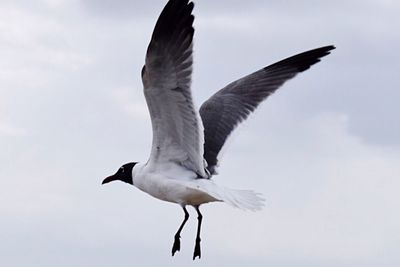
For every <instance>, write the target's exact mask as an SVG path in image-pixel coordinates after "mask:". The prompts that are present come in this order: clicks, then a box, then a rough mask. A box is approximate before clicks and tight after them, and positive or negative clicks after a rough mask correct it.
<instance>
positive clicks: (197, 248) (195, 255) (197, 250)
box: [193, 238, 201, 260]
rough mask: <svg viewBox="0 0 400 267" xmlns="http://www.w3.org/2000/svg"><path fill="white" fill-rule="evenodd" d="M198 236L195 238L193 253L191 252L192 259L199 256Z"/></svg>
mask: <svg viewBox="0 0 400 267" xmlns="http://www.w3.org/2000/svg"><path fill="white" fill-rule="evenodd" d="M200 241H201V240H200V238H197V239H196V245H195V246H194V253H193V260H195V259H196V257H199V259H200V258H201V249H200Z"/></svg>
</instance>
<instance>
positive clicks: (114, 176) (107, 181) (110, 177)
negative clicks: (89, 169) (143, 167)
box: [101, 175, 118, 184]
mask: <svg viewBox="0 0 400 267" xmlns="http://www.w3.org/2000/svg"><path fill="white" fill-rule="evenodd" d="M115 180H118V178H117V177H116V175H111V176H108V177H107V178H106V179H104V180H103V182H102V183H101V184H108V183H109V182H112V181H115Z"/></svg>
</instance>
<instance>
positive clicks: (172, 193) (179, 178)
mask: <svg viewBox="0 0 400 267" xmlns="http://www.w3.org/2000/svg"><path fill="white" fill-rule="evenodd" d="M174 167H175V166H174ZM172 170H173V171H169V170H168V169H166V170H165V171H164V172H163V173H158V172H147V171H146V170H145V168H142V170H141V171H137V172H134V178H133V185H135V186H136V187H137V188H139V189H140V190H142V191H144V192H146V193H148V194H149V195H151V196H153V197H155V198H158V199H161V200H164V201H168V202H173V203H177V204H180V205H192V206H197V205H200V204H204V203H208V202H213V201H221V200H219V199H216V198H214V197H212V196H211V195H209V194H208V193H207V190H206V188H205V187H204V183H212V182H211V181H209V180H204V179H199V180H197V179H195V174H194V173H192V172H190V171H187V170H184V169H182V170H180V169H176V168H173V169H172Z"/></svg>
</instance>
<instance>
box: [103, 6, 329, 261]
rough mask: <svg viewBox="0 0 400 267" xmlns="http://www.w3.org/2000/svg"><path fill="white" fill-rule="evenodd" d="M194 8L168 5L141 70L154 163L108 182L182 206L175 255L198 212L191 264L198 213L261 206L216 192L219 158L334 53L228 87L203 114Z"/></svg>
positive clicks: (291, 62) (321, 51) (247, 197)
mask: <svg viewBox="0 0 400 267" xmlns="http://www.w3.org/2000/svg"><path fill="white" fill-rule="evenodd" d="M193 7H194V4H193V2H190V1H189V0H169V1H168V3H167V5H166V6H165V8H164V9H163V11H162V12H161V15H160V16H159V18H158V20H157V23H156V26H155V28H154V31H153V35H152V38H151V41H150V44H149V46H148V49H147V54H146V60H145V66H144V67H143V69H142V81H143V88H144V95H145V98H146V102H147V106H148V108H149V113H150V118H151V122H152V130H153V142H152V148H151V154H150V158H149V160H148V161H147V162H146V163H128V164H125V165H123V166H122V167H121V168H120V169H119V170H118V171H117V173H115V174H114V175H112V176H110V177H108V178H106V179H105V180H104V181H103V183H108V182H111V181H114V180H121V181H124V182H126V183H129V184H131V185H134V186H136V187H137V188H139V189H140V190H142V191H144V192H146V193H148V194H150V195H151V196H153V197H155V198H158V199H160V200H164V201H168V202H172V203H177V204H179V205H180V206H181V207H182V208H183V210H184V212H185V217H184V220H183V222H182V224H181V226H180V227H179V229H178V232H177V233H176V235H175V240H174V245H173V248H172V255H174V254H175V252H177V251H179V250H180V241H179V240H180V239H179V238H180V232H181V231H182V229H183V226H184V225H185V223H186V221H187V219H188V217H189V214H188V212H187V210H186V206H187V205H190V206H193V207H195V209H196V211H197V213H198V228H197V236H196V243H195V250H194V254H193V259H195V258H196V257H200V256H201V252H200V228H201V222H202V215H201V213H200V210H199V206H200V205H202V204H205V203H209V202H216V201H218V202H225V203H228V204H230V205H232V206H234V207H237V208H241V209H245V210H259V209H260V208H261V207H262V205H263V199H262V198H261V197H260V196H259V194H257V193H255V192H253V191H249V190H233V189H228V188H225V187H222V186H219V185H217V184H216V183H214V181H213V179H212V178H213V176H214V175H216V174H217V172H216V168H217V167H218V164H219V154H220V151H221V148H222V147H223V145H224V144H225V141H226V139H227V138H228V137H229V136H230V134H231V132H232V131H233V130H234V129H235V128H236V126H237V125H238V124H239V123H241V122H242V121H244V120H245V119H246V118H247V117H248V116H249V115H250V114H251V113H252V112H253V111H254V110H255V109H256V108H257V107H258V106H259V104H260V103H261V102H262V101H263V100H265V99H266V98H267V97H268V96H269V95H271V94H272V93H274V92H275V91H276V90H277V89H278V88H279V87H280V86H282V85H283V84H284V83H285V82H286V81H288V80H290V79H291V78H293V77H295V76H296V75H297V74H298V73H300V72H303V71H305V70H307V69H309V68H310V67H311V66H312V65H314V64H315V63H317V62H319V61H320V59H321V58H322V57H324V56H326V55H328V54H329V53H330V51H331V50H332V49H334V47H333V46H325V47H321V48H317V49H313V50H310V51H307V52H304V53H301V54H298V55H295V56H292V57H289V58H287V59H284V60H282V61H279V62H277V63H275V64H272V65H269V66H267V67H265V68H262V69H260V70H258V71H256V72H254V73H252V74H250V75H247V76H245V77H243V78H241V79H239V80H237V81H235V82H232V83H230V84H228V85H227V86H226V87H224V88H222V89H221V90H219V91H218V92H217V93H215V94H214V95H213V96H211V97H210V98H209V99H208V100H207V101H206V102H204V103H203V105H202V106H201V107H200V110H199V111H198V110H197V108H195V105H194V103H193V100H192V94H191V75H192V63H193V55H192V54H193V42H192V41H193V34H194V28H193V21H194V16H193V15H192V11H193Z"/></svg>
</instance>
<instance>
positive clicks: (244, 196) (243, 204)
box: [221, 188, 265, 211]
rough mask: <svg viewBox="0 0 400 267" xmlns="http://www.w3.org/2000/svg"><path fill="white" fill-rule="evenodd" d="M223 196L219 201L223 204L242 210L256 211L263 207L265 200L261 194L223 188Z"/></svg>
mask: <svg viewBox="0 0 400 267" xmlns="http://www.w3.org/2000/svg"><path fill="white" fill-rule="evenodd" d="M223 191H225V192H224V196H223V198H222V199H221V200H222V201H224V202H225V203H227V204H229V205H231V206H233V207H235V208H239V209H242V210H251V211H257V210H261V209H262V207H263V206H264V201H265V199H264V198H262V197H261V194H259V193H256V192H254V191H251V190H234V189H229V188H224V190H223Z"/></svg>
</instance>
